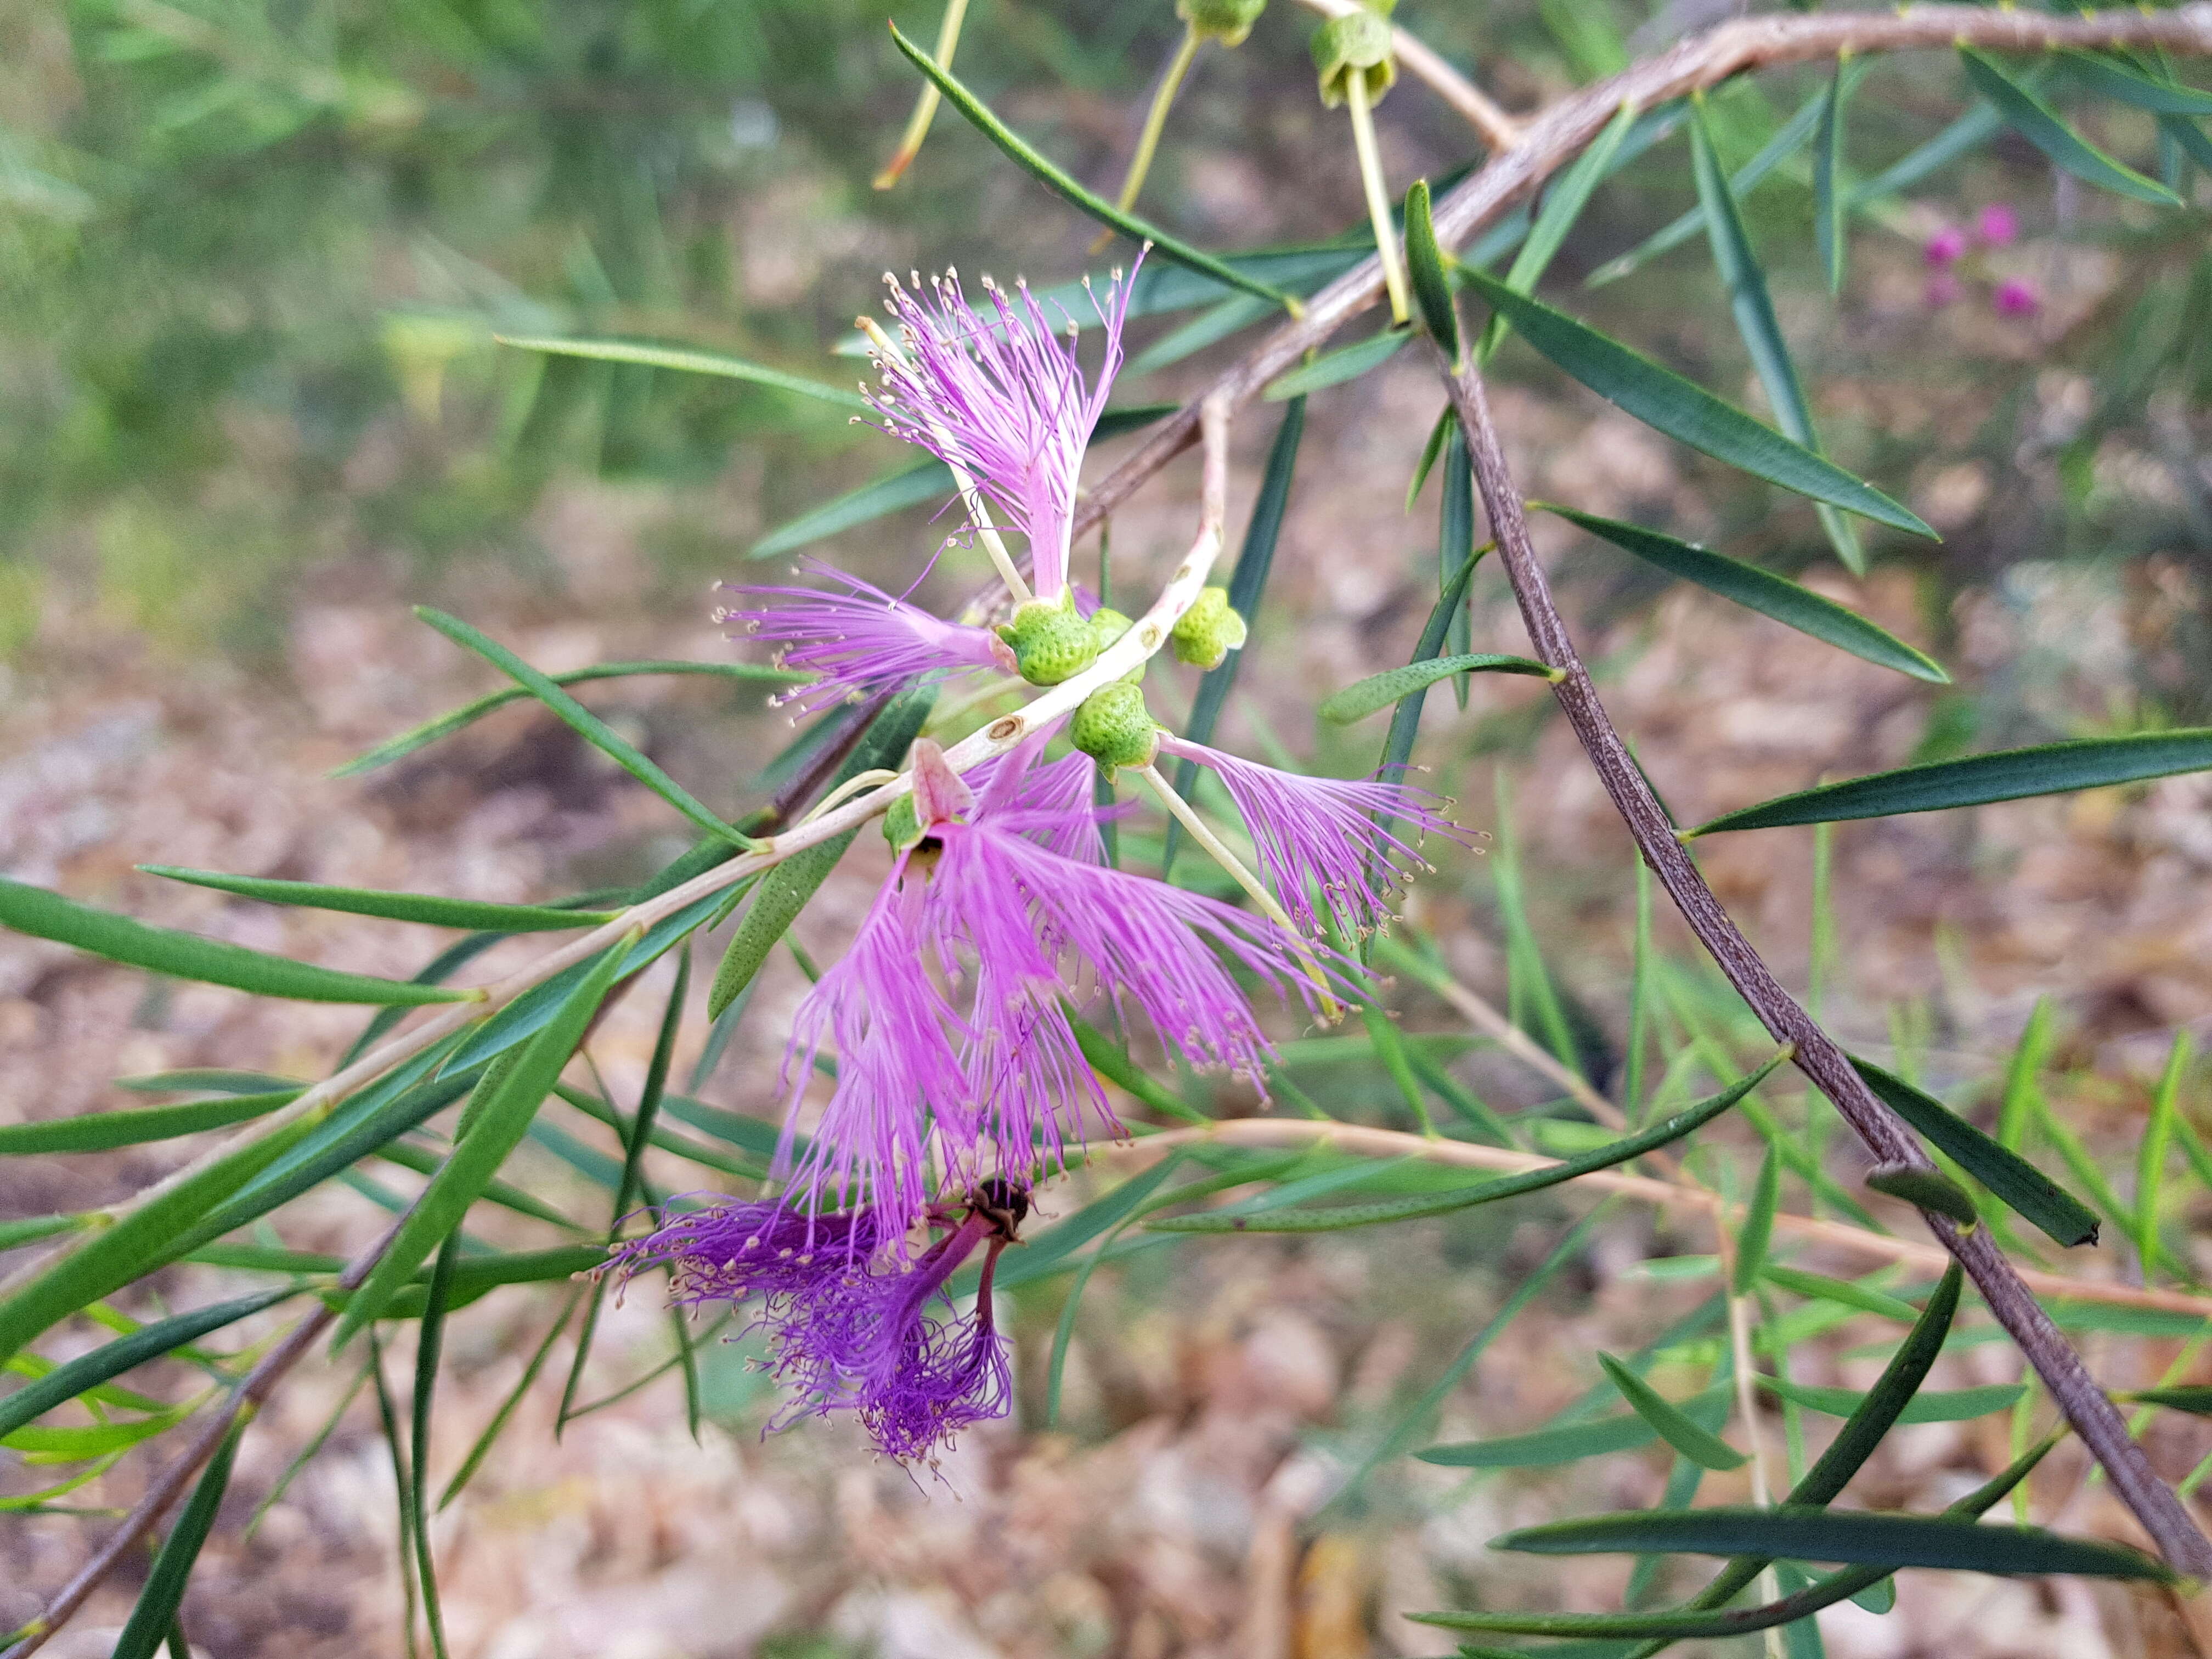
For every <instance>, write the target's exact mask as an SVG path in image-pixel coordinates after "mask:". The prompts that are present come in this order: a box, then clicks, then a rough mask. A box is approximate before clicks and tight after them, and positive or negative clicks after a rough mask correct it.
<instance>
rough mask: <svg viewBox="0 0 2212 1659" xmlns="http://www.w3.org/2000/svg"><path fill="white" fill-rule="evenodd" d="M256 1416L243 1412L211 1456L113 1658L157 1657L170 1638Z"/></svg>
mask: <svg viewBox="0 0 2212 1659" xmlns="http://www.w3.org/2000/svg"><path fill="white" fill-rule="evenodd" d="M250 1422H252V1413H242V1414H241V1415H240V1418H239V1419H238V1421H237V1422H235V1423H234V1424H233V1425H231V1429H230V1432H229V1433H228V1434H226V1435H225V1436H223V1437H222V1443H221V1444H219V1445H217V1446H216V1449H215V1455H214V1456H213V1457H211V1458H210V1459H209V1460H208V1466H207V1468H206V1469H204V1471H203V1472H202V1473H201V1474H200V1478H199V1480H198V1481H197V1484H195V1485H194V1486H193V1487H192V1495H191V1498H190V1500H189V1501H187V1502H186V1504H185V1508H184V1512H183V1513H182V1514H181V1515H179V1516H178V1517H177V1524H176V1525H175V1526H174V1527H173V1528H171V1529H170V1532H169V1535H168V1536H167V1538H165V1539H163V1540H162V1541H161V1552H160V1553H158V1554H157V1555H155V1558H154V1568H153V1571H151V1572H149V1573H148V1574H147V1576H146V1586H145V1588H144V1589H142V1590H140V1591H139V1592H138V1601H137V1606H135V1607H132V1608H131V1617H130V1618H129V1619H128V1620H126V1621H125V1624H124V1626H123V1632H122V1634H120V1635H119V1636H118V1637H117V1638H115V1647H114V1649H113V1651H112V1655H111V1659H154V1655H155V1651H156V1650H158V1649H159V1648H160V1647H161V1644H162V1643H163V1642H165V1641H167V1639H168V1637H169V1632H170V1631H171V1630H172V1629H173V1628H174V1626H175V1625H176V1622H177V1609H178V1608H179V1607H182V1606H183V1605H184V1601H185V1584H186V1583H187V1582H188V1581H189V1580H190V1579H191V1576H192V1564H193V1563H194V1562H195V1561H197V1560H198V1559H199V1554H200V1548H201V1547H202V1546H203V1545H204V1544H205V1543H206V1542H207V1537H208V1534H209V1533H210V1532H211V1531H212V1530H214V1528H215V1517H216V1510H219V1509H220V1508H222V1495H223V1492H224V1491H225V1490H226V1489H227V1488H228V1486H229V1485H230V1471H231V1468H232V1466H233V1465H234V1463H235V1462H237V1461H238V1443H239V1441H240V1439H242V1438H243V1437H245V1434H246V1425H247V1424H248V1423H250Z"/></svg>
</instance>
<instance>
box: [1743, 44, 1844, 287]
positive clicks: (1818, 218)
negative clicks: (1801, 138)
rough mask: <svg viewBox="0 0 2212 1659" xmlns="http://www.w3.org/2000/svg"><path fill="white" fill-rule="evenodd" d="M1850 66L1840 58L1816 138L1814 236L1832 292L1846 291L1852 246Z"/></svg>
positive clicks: (1822, 101) (1825, 97)
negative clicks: (1845, 186) (1847, 119)
mask: <svg viewBox="0 0 2212 1659" xmlns="http://www.w3.org/2000/svg"><path fill="white" fill-rule="evenodd" d="M1849 66H1850V65H1849V61H1848V60H1847V59H1844V58H1838V59H1837V60H1836V72H1835V73H1834V74H1833V75H1832V76H1829V77H1828V89H1827V91H1826V92H1825V93H1823V94H1821V95H1820V131H1819V133H1818V134H1817V135H1816V136H1815V137H1814V140H1813V235H1814V241H1815V243H1816V244H1817V245H1818V246H1819V248H1820V269H1821V270H1824V271H1826V273H1827V276H1828V292H1829V293H1830V294H1841V293H1842V292H1843V291H1844V250H1845V248H1846V247H1847V246H1849V229H1850V227H1849V225H1848V223H1847V222H1846V221H1847V216H1848V214H1849V211H1850V199H1849V198H1848V197H1846V196H1845V195H1844V191H1842V190H1841V189H1839V188H1838V184H1839V182H1840V180H1841V179H1842V178H1843V172H1844V103H1845V102H1846V100H1849V99H1850V95H1851V88H1852V86H1853V85H1854V84H1855V79H1856V77H1853V76H1848V75H1847V74H1846V73H1845V71H1846V70H1847V69H1848V68H1849ZM1738 188H1739V189H1741V185H1739V186H1738Z"/></svg>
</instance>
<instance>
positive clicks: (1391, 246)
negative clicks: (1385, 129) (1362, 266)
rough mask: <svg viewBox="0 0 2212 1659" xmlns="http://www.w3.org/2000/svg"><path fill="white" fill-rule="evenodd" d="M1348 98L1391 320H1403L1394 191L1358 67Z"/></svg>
mask: <svg viewBox="0 0 2212 1659" xmlns="http://www.w3.org/2000/svg"><path fill="white" fill-rule="evenodd" d="M1344 101H1345V104H1346V107H1348V108H1349V109H1350V110H1351V111H1352V145H1353V147H1354V148H1355V149H1358V152H1359V182H1360V184H1361V185H1362V186H1364V188H1365V190H1366V191H1367V216H1368V217H1369V218H1370V219H1371V220H1373V221H1374V222H1375V252H1376V254H1377V255H1378V256H1380V257H1381V258H1382V261H1383V287H1385V288H1387V289H1389V290H1390V320H1391V321H1392V322H1394V323H1402V322H1404V321H1405V320H1406V319H1407V317H1408V316H1409V315H1411V314H1412V313H1410V312H1408V311H1407V307H1406V268H1405V265H1404V264H1402V263H1401V260H1400V258H1399V254H1398V233H1397V230H1396V228H1395V227H1394V226H1393V225H1392V224H1391V222H1390V192H1389V190H1388V189H1386V188H1385V187H1384V185H1383V157H1382V155H1381V154H1380V152H1378V151H1377V150H1376V146H1375V116H1374V112H1373V111H1372V110H1371V109H1370V107H1369V105H1368V102H1367V77H1366V76H1364V74H1362V73H1361V72H1360V71H1359V70H1356V69H1355V70H1352V73H1351V74H1350V75H1348V76H1346V77H1345V82H1344Z"/></svg>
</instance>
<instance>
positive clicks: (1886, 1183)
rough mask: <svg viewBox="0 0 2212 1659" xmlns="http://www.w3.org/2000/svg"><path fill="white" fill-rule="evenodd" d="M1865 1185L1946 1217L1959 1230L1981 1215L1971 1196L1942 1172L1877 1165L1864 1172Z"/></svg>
mask: <svg viewBox="0 0 2212 1659" xmlns="http://www.w3.org/2000/svg"><path fill="white" fill-rule="evenodd" d="M1866 1184H1867V1185H1868V1186H1869V1188H1872V1189H1873V1190H1874V1191H1875V1192H1878V1193H1887V1194H1889V1196H1890V1197H1892V1198H1901V1199H1903V1200H1905V1202H1906V1203H1907V1204H1910V1205H1911V1206H1912V1207H1913V1208H1915V1209H1916V1210H1925V1211H1927V1212H1929V1214H1931V1215H1940V1216H1948V1217H1949V1218H1951V1219H1952V1220H1954V1221H1955V1222H1957V1223H1958V1224H1959V1225H1960V1226H1961V1227H1971V1226H1972V1225H1975V1223H1977V1222H1978V1221H1979V1220H1980V1219H1981V1218H1982V1217H1981V1212H1980V1211H1978V1210H1977V1209H1976V1208H1975V1207H1974V1200H1973V1195H1972V1194H1970V1193H1969V1192H1967V1190H1966V1188H1964V1187H1961V1186H1960V1184H1959V1183H1958V1182H1955V1181H1954V1180H1952V1179H1951V1177H1950V1176H1947V1175H1945V1174H1944V1173H1943V1172H1942V1170H1923V1169H1920V1168H1918V1167H1917V1165H1914V1164H1887V1165H1878V1166H1877V1167H1875V1168H1874V1169H1871V1170H1868V1171H1867V1177H1866Z"/></svg>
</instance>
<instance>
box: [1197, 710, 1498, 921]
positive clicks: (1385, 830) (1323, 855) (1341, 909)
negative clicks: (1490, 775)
mask: <svg viewBox="0 0 2212 1659" xmlns="http://www.w3.org/2000/svg"><path fill="white" fill-rule="evenodd" d="M1159 742H1160V752H1161V753H1163V754H1168V755H1174V756H1176V757H1178V758H1180V759H1183V760H1191V761H1196V762H1197V763H1199V764H1200V766H1204V767H1207V768H1210V769H1212V772H1213V775H1215V776H1216V777H1218V778H1219V779H1220V780H1221V781H1222V784H1223V787H1225V788H1226V789H1227V790H1228V791H1229V798H1230V799H1231V800H1232V801H1234V802H1235V803H1236V805H1237V813H1238V815H1239V816H1240V817H1243V820H1244V827H1245V829H1247V830H1249V832H1250V834H1251V836H1252V847H1253V850H1254V851H1255V853H1256V854H1258V855H1259V860H1260V867H1261V871H1262V872H1264V873H1265V874H1266V876H1267V880H1268V884H1270V885H1271V886H1273V888H1274V890H1275V896H1276V897H1277V898H1279V899H1280V900H1281V901H1282V904H1283V908H1285V910H1288V911H1289V912H1290V913H1291V915H1292V916H1294V917H1295V918H1297V921H1298V923H1299V925H1300V926H1302V927H1307V928H1311V929H1316V930H1318V929H1319V927H1321V924H1322V921H1323V920H1324V919H1326V920H1327V921H1328V923H1329V924H1330V926H1332V927H1334V928H1335V929H1336V930H1337V932H1339V933H1341V934H1342V935H1344V936H1345V937H1346V938H1347V939H1351V938H1358V937H1360V936H1362V935H1364V934H1366V933H1371V932H1373V931H1374V930H1375V929H1376V928H1377V927H1383V926H1384V925H1386V924H1387V923H1388V922H1389V919H1390V907H1389V896H1390V893H1391V891H1392V890H1393V889H1395V888H1397V887H1401V886H1402V885H1404V884H1406V883H1407V882H1409V881H1411V880H1412V879H1413V877H1414V876H1415V875H1416V874H1417V873H1419V872H1421V871H1423V870H1425V869H1427V868H1428V867H1429V866H1428V865H1427V863H1426V861H1425V860H1423V858H1422V857H1421V853H1420V846H1419V838H1420V836H1423V835H1426V834H1434V835H1440V836H1449V837H1450V838H1451V839H1453V840H1455V841H1460V842H1464V841H1465V840H1466V839H1467V837H1466V836H1465V834H1464V832H1463V831H1462V830H1461V829H1460V828H1459V826H1458V825H1457V824H1455V823H1452V821H1451V820H1450V819H1449V818H1447V817H1443V815H1442V814H1441V813H1440V812H1438V811H1437V810H1436V809H1437V805H1442V803H1440V802H1437V798H1436V797H1435V796H1433V795H1431V794H1430V793H1428V792H1427V791H1425V790H1421V789H1415V788H1413V787H1409V786H1407V785H1406V784H1402V783H1389V782H1385V781H1383V780H1380V779H1376V778H1359V779H1339V778H1310V777H1304V776H1301V775H1299V774H1297V773H1295V772H1280V771H1278V770H1276V769H1274V768H1273V767H1272V766H1261V765H1257V764H1255V763H1253V762H1251V761H1248V760H1240V759H1238V758H1237V757H1236V756H1234V755H1225V754H1223V753H1222V752H1221V751H1220V750H1218V749H1209V748H1207V747H1206V745H1205V744H1197V743H1192V742H1189V741H1188V740H1187V739H1185V738H1178V737H1176V736H1175V735H1174V734H1173V733H1172V732H1162V733H1161V734H1160V740H1159ZM1400 819H1402V820H1404V821H1405V822H1406V823H1408V824H1410V825H1411V826H1412V827H1413V836H1414V839H1413V841H1412V842H1407V841H1405V840H1403V839H1401V837H1400V836H1398V835H1397V834H1396V833H1395V827H1394V822H1395V820H1400ZM1316 894H1317V895H1318V902H1316V897H1315V896H1316Z"/></svg>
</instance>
